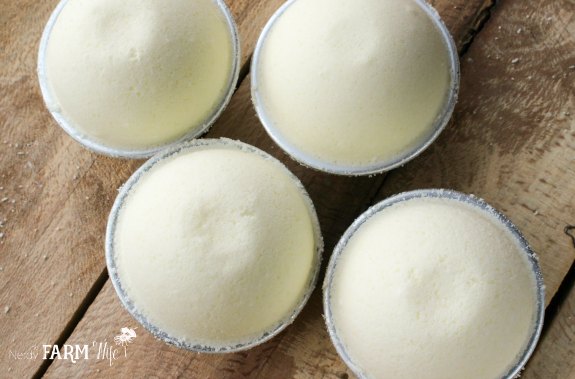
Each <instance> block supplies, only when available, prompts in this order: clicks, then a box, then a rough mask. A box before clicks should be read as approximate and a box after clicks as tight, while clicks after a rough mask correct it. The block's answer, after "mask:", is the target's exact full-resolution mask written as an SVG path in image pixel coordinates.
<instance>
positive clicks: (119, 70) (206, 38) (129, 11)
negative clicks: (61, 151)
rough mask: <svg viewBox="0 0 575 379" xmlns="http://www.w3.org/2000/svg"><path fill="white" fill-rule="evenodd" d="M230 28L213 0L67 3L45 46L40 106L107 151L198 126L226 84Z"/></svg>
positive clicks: (162, 140)
mask: <svg viewBox="0 0 575 379" xmlns="http://www.w3.org/2000/svg"><path fill="white" fill-rule="evenodd" d="M225 12H227V10H226V11H225ZM230 26H231V24H230V23H229V22H228V19H226V14H225V13H224V9H223V8H222V7H221V6H220V5H219V3H218V2H216V1H213V0H167V1H156V0H122V1H117V0H68V1H67V2H66V3H65V4H64V5H63V7H62V9H61V12H60V13H59V14H58V16H57V18H56V20H55V22H54V24H53V28H52V30H51V33H50V34H49V37H48V42H47V48H46V52H45V75H46V80H47V87H48V89H49V92H50V94H51V96H50V99H48V100H47V105H48V107H49V109H50V110H51V111H52V112H55V113H57V114H61V116H63V118H64V119H65V120H66V122H67V123H68V124H69V126H70V127H72V128H73V129H74V131H73V133H74V134H78V135H79V136H81V138H86V139H89V140H91V141H94V142H95V143H96V144H100V145H103V146H105V147H106V148H109V149H118V150H128V151H129V150H146V149H150V148H153V147H156V146H160V145H164V144H167V143H169V142H172V141H174V140H177V139H179V138H181V137H183V136H185V135H188V134H190V133H192V134H194V133H196V134H197V133H199V132H202V131H203V130H204V129H205V127H206V122H208V121H209V119H210V116H211V115H213V114H214V112H216V111H217V110H218V107H220V106H221V105H222V102H223V101H224V100H225V98H226V97H227V95H228V92H229V91H230V90H231V88H232V87H233V83H232V81H233V80H234V78H233V74H234V65H235V61H234V59H236V57H235V56H234V54H235V47H234V46H235V45H234V44H235V40H234V38H235V34H234V33H235V32H233V30H232V29H233V28H231V27H230ZM74 134H73V135H74Z"/></svg>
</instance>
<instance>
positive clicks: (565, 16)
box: [0, 0, 575, 379]
mask: <svg viewBox="0 0 575 379" xmlns="http://www.w3.org/2000/svg"><path fill="white" fill-rule="evenodd" d="M282 2H283V1H281V0H228V1H227V3H228V5H229V7H230V8H231V10H232V12H233V14H234V16H235V18H236V21H237V23H238V27H239V31H240V36H241V40H242V51H243V55H242V71H241V75H240V82H239V83H238V89H237V91H236V93H235V94H234V97H233V99H232V102H231V104H230V106H229V107H228V108H227V110H226V111H225V112H224V114H223V116H222V117H221V119H220V120H218V122H217V123H216V124H215V125H214V127H213V128H212V129H211V131H210V132H209V133H208V134H207V137H220V136H225V137H228V138H235V139H240V140H242V141H244V142H247V143H250V144H253V145H256V146H258V147H260V148H262V149H264V150H266V151H268V152H269V153H271V154H272V155H274V156H276V157H278V158H279V159H280V160H282V161H283V162H285V163H286V164H287V165H288V167H289V168H290V169H291V170H292V171H293V172H294V173H295V174H296V175H297V176H298V177H299V178H300V179H301V180H302V182H303V183H304V185H305V186H306V188H307V189H308V191H309V192H310V194H311V196H312V198H313V200H314V202H315V204H316V208H317V210H318V214H319V217H320V221H321V226H322V231H323V234H324V237H325V240H326V251H325V254H324V261H327V258H328V257H329V254H330V252H331V249H332V248H333V246H334V244H335V243H336V241H337V240H338V239H339V237H340V235H341V234H342V233H343V231H344V230H345V229H346V228H347V226H349V224H350V223H351V222H352V221H353V219H354V218H355V217H356V216H358V215H359V214H360V213H361V212H362V211H364V210H365V209H366V208H367V207H369V206H370V205H371V204H373V203H375V202H377V201H379V200H380V199H382V198H385V197H386V196H389V195H391V194H394V193H397V192H400V191H404V190H409V189H414V188H426V187H445V188H454V189H457V190H460V191H464V192H468V193H473V194H475V195H477V196H480V197H483V198H485V199H486V200H487V201H488V202H490V203H491V204H493V205H494V206H496V207H497V208H499V209H501V210H502V211H503V212H505V213H506V214H507V215H508V216H509V217H510V218H511V220H512V221H513V222H514V223H515V224H516V225H518V227H519V228H520V229H522V230H523V231H524V233H525V235H526V237H527V239H528V240H529V241H530V242H531V244H532V245H533V247H534V249H535V250H536V251H537V252H538V253H539V255H540V261H541V266H542V269H543V274H544V276H545V282H546V285H547V295H548V298H547V299H548V302H550V305H549V307H548V309H547V319H546V324H545V329H544V333H543V337H542V339H541V342H540V344H539V347H538V349H537V350H536V352H535V354H534V356H533V357H532V359H531V360H530V362H529V364H528V366H527V368H526V370H525V372H524V374H523V376H524V377H525V378H575V342H574V341H575V318H574V315H575V289H574V288H573V286H574V281H575V271H574V270H573V269H571V267H572V264H573V261H574V259H575V241H572V240H571V239H570V237H569V236H568V235H567V234H566V233H565V232H564V229H565V227H566V226H568V225H573V224H575V122H574V121H573V115H575V93H574V84H575V2H574V1H573V0H553V1H545V0H530V1H525V0H500V1H497V2H495V1H488V0H435V1H431V3H432V4H433V5H434V6H435V7H436V9H437V10H438V12H439V13H440V14H441V16H442V17H443V19H444V21H445V22H446V24H447V25H448V27H449V29H450V31H451V32H452V34H453V36H454V39H455V41H456V43H457V45H458V48H459V51H460V56H461V70H462V82H461V94H460V101H459V103H458V105H457V107H456V110H455V113H454V116H453V120H452V122H451V123H450V125H449V126H448V127H447V129H446V130H445V131H444V133H443V134H442V136H441V137H440V138H439V139H438V141H437V142H436V143H434V144H433V145H432V146H431V147H430V148H429V149H428V150H427V151H426V152H425V153H424V154H423V155H421V156H420V157H418V158H417V159H415V160H414V161H412V162H411V163H409V164H407V165H406V166H405V167H402V168H400V169H397V170H395V171H393V172H391V173H389V174H388V175H378V176H375V177H363V178H345V177H337V176H333V175H326V174H321V173H318V172H315V171H312V170H309V169H306V168H304V167H301V166H299V165H298V164H296V163H294V162H293V161H291V160H290V159H289V158H288V157H286V155H285V154H284V153H282V152H281V151H280V150H279V149H278V148H277V146H275V145H274V144H273V143H272V141H271V140H270V139H269V138H268V137H267V135H266V134H265V132H264V130H263V128H262V127H261V125H260V124H259V121H258V120H257V118H256V116H255V112H254V110H253V108H252V105H251V102H250V97H249V92H250V91H249V74H248V73H249V64H250V63H249V58H250V56H251V53H252V51H253V48H254V44H255V41H256V39H257V37H258V35H259V33H260V31H261V29H262V27H263V25H264V24H265V22H266V21H267V19H268V18H269V17H270V16H271V14H272V13H273V12H274V11H275V10H276V9H277V8H278V7H279V6H280V5H281V4H282ZM56 3H57V1H56V0H45V1H37V0H0V377H9V378H10V377H15V378H21V377H31V376H36V377H39V376H43V375H45V376H47V377H54V378H56V377H57V378H62V377H74V378H75V377H117V376H122V377H161V378H164V377H179V376H183V377H198V378H204V377H208V378H256V377H257V378H324V377H325V378H341V379H343V378H347V377H349V376H352V374H351V372H350V371H349V370H348V369H347V368H346V367H345V365H344V364H343V363H342V362H341V360H340V359H339V358H338V356H337V354H336V352H335V350H334V348H333V347H332V345H331V343H330V341H329V338H328V336H327V332H326V330H325V327H324V323H323V319H322V309H321V293H320V291H319V288H318V289H316V291H315V293H314V295H313V296H312V298H311V300H310V302H309V303H308V305H307V306H306V308H305V309H304V311H303V313H302V314H301V315H300V317H299V318H298V319H297V320H296V322H295V323H294V324H293V325H292V326H290V327H289V328H287V329H286V330H285V331H284V332H283V333H281V334H280V335H279V336H278V337H276V338H274V339H273V340H271V341H269V342H268V343H266V344H263V345H261V346H259V347H257V348H254V349H252V350H249V351H246V352H241V353H237V354H231V355H219V356H213V355H209V356H205V355H198V354H195V353H191V352H187V351H182V350H178V349H176V348H173V347H170V346H167V345H165V344H163V343H162V342H159V341H156V340H154V339H153V338H152V337H151V336H150V335H149V334H148V333H146V331H145V330H144V329H143V328H141V327H140V328H138V329H137V333H138V337H137V339H136V340H135V342H134V343H133V344H131V345H130V346H129V347H128V349H127V350H128V357H127V358H122V359H118V360H116V361H115V362H114V364H113V365H112V366H110V365H109V363H108V362H107V361H103V360H94V359H91V360H80V361H78V362H77V363H76V364H72V363H71V362H70V361H65V360H55V361H49V360H47V361H44V360H42V359H41V357H38V358H37V359H21V360H18V359H14V358H13V356H11V355H10V352H24V351H27V350H29V349H30V348H31V347H32V346H34V345H43V344H57V345H62V344H74V343H79V344H88V343H90V342H91V341H94V340H97V341H105V340H107V341H108V342H109V343H113V341H112V338H113V337H114V336H115V335H117V334H118V333H119V330H120V328H121V327H124V326H132V327H135V326H137V323H136V322H135V321H134V320H133V319H132V318H131V317H130V316H129V314H128V313H127V312H126V311H124V310H123V308H122V307H121V305H120V303H119V301H118V300H117V298H116V295H115V293H114V290H113V288H112V286H111V284H110V281H109V280H108V276H107V272H106V268H105V261H104V230H105V224H106V218H107V215H108V212H109V210H110V208H111V205H112V202H113V200H114V198H115V196H116V193H117V192H116V190H117V188H118V187H119V186H120V185H121V184H122V183H123V182H124V181H125V180H126V179H127V178H128V177H129V176H130V174H131V173H132V172H133V171H134V170H135V169H136V168H137V167H138V166H139V165H140V164H141V163H142V161H126V160H119V159H112V158H107V157H102V156H98V155H96V154H94V153H91V152H89V151H87V150H85V149H83V148H82V147H81V146H80V145H78V144H77V143H75V142H74V141H73V140H72V139H71V138H69V137H68V136H67V135H66V134H65V133H64V132H63V131H62V130H61V129H60V128H59V127H57V125H56V123H55V122H54V121H53V120H52V119H51V117H50V115H49V114H48V112H47V111H46V109H45V107H44V106H43V103H42V99H41V96H40V91H39V88H38V84H37V79H36V70H35V69H36V59H37V48H38V43H39V39H40V35H41V32H42V29H43V27H44V24H45V23H46V21H47V20H48V17H49V14H50V12H51V10H52V9H53V8H54V7H55V5H56ZM40 354H41V351H40Z"/></svg>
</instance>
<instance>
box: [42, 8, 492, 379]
mask: <svg viewBox="0 0 575 379" xmlns="http://www.w3.org/2000/svg"><path fill="white" fill-rule="evenodd" d="M454 4H455V5H454ZM484 6H486V3H485V2H483V1H473V2H472V1H467V2H465V1H456V2H452V1H436V7H437V9H438V10H439V11H440V12H441V14H442V16H443V18H444V19H445V21H446V23H447V24H448V26H449V27H450V29H451V30H455V31H462V32H461V33H465V34H467V31H466V30H467V29H466V28H465V24H463V23H469V22H472V21H473V22H475V20H476V18H477V17H474V16H472V15H474V14H481V13H482V10H483V7H484ZM463 31H465V32H463ZM456 40H462V39H461V38H458V36H457V35H456ZM219 136H226V137H228V138H235V139H241V140H242V141H244V142H248V143H251V144H253V145H256V146H258V147H260V148H262V149H264V150H266V151H268V152H269V153H271V154H272V155H274V156H276V157H278V158H279V159H280V160H282V161H283V162H285V163H286V164H287V165H288V167H289V168H290V169H291V170H292V171H293V172H295V173H296V175H298V177H299V178H300V179H301V180H302V182H303V183H304V185H305V186H306V188H307V189H308V191H309V192H310V195H311V197H312V199H313V200H314V202H315V205H316V208H317V210H318V214H319V218H320V222H321V226H322V230H323V233H324V237H325V240H326V253H325V255H324V256H325V257H326V259H327V257H328V256H329V254H330V251H331V249H332V248H333V245H334V244H335V242H336V241H337V240H338V239H339V237H340V235H341V233H342V232H343V231H344V230H345V228H346V227H347V226H348V225H349V224H350V223H351V221H352V220H353V218H354V217H356V216H357V215H358V214H359V213H360V212H361V211H362V210H363V209H365V207H366V206H367V205H368V204H369V202H370V200H371V199H372V198H373V196H374V195H375V192H374V191H375V190H376V189H377V188H379V186H380V185H381V183H382V180H383V176H377V177H373V178H345V177H337V176H333V175H326V174H321V173H317V172H315V171H312V170H309V169H306V168H304V167H302V166H299V165H298V164H296V163H295V162H293V161H291V160H290V159H289V158H287V157H286V156H285V154H284V153H282V152H281V151H280V150H279V149H278V148H277V147H276V146H275V145H274V144H273V142H272V141H271V140H270V139H269V137H268V136H267V135H266V134H265V133H264V131H263V128H262V127H261V125H260V124H259V121H258V120H257V118H256V116H255V112H254V110H253V108H252V105H251V101H250V96H249V81H248V80H245V81H244V82H243V83H242V85H241V86H240V88H239V90H238V92H237V93H236V95H235V96H234V98H233V99H232V102H231V104H230V106H229V108H228V110H227V112H226V114H225V115H223V117H222V118H221V119H220V120H219V121H218V123H217V124H216V125H215V126H214V128H213V129H212V130H211V131H210V133H209V134H208V137H219ZM321 313H322V310H321V293H320V291H319V290H316V291H315V293H314V295H313V296H312V299H311V300H310V304H308V306H306V308H305V310H304V312H303V313H302V315H301V316H300V317H299V318H298V319H297V320H296V322H295V323H294V325H293V326H291V327H290V328H288V329H287V331H286V332H284V333H282V334H281V335H280V336H278V337H277V338H274V339H273V340H272V341H270V342H268V343H266V344H264V345H262V346H260V347H257V348H255V349H252V350H250V351H248V352H243V353H238V354H231V355H226V356H204V355H202V356H198V355H196V354H193V353H189V352H186V351H181V350H178V349H175V348H172V347H170V346H167V345H165V344H163V343H161V342H159V341H156V340H154V339H153V338H152V337H151V336H150V335H149V334H148V333H146V332H145V330H143V329H142V328H140V329H139V337H138V339H137V342H136V343H134V344H133V345H130V346H129V352H128V358H127V359H124V360H123V361H121V360H118V361H117V362H116V364H115V365H113V366H112V367H110V366H109V365H108V364H107V363H101V362H100V363H97V362H94V361H83V362H78V363H76V364H75V365H70V364H69V363H68V362H64V361H56V362H54V363H53V364H52V366H51V367H50V369H49V370H48V372H47V376H48V377H67V376H68V377H74V376H78V375H82V376H85V375H87V376H91V375H90V374H101V375H114V376H117V375H131V376H135V377H140V376H148V375H157V376H159V377H172V376H177V375H182V376H192V377H202V378H204V377H218V378H221V377H234V378H235V377H264V378H268V377H306V378H307V377H311V378H315V377H317V378H322V377H328V378H329V377H331V378H336V377H345V375H349V374H350V373H349V372H348V371H347V369H346V368H345V366H344V365H343V363H342V362H341V361H340V360H339V359H338V358H337V355H336V353H335V350H334V349H333V347H332V345H331V343H330V341H329V339H328V337H327V332H326V331H325V327H324V323H323V319H322V317H321ZM127 325H132V326H134V325H135V322H134V321H133V320H132V319H131V317H130V316H129V315H128V314H127V312H125V311H124V310H123V309H122V308H121V306H120V303H119V301H118V300H116V297H115V293H114V291H113V289H112V287H111V285H110V284H109V283H107V284H106V286H105V287H104V290H103V291H102V292H101V293H100V294H99V295H98V297H97V298H96V300H95V302H94V304H93V305H92V306H91V307H90V309H89V310H88V312H87V314H86V315H85V317H84V318H83V319H82V321H81V322H80V324H79V325H78V327H77V328H76V329H75V330H74V333H73V334H72V336H71V337H70V339H69V340H68V342H67V343H70V344H74V343H89V342H90V341H92V340H94V339H101V340H103V339H107V340H108V342H111V338H112V337H113V336H114V334H116V333H117V332H118V330H119V328H120V327H123V326H127ZM96 370H100V371H99V372H98V371H96Z"/></svg>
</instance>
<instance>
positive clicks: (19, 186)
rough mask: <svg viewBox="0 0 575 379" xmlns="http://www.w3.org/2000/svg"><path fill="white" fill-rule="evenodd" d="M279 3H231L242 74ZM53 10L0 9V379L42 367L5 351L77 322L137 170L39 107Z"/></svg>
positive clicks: (49, 338)
mask: <svg viewBox="0 0 575 379" xmlns="http://www.w3.org/2000/svg"><path fill="white" fill-rule="evenodd" d="M279 3H280V1H279V0H277V1H275V2H274V1H263V0H261V1H248V0H234V1H230V2H229V6H230V9H231V10H232V13H233V14H234V17H235V19H236V21H237V24H238V28H239V31H240V35H241V36H242V65H243V66H244V67H245V66H247V62H248V59H249V57H250V55H251V51H252V50H253V46H254V44H255V38H256V36H257V34H258V33H259V30H260V29H261V28H262V27H263V25H264V23H265V22H266V21H267V19H268V18H269V16H270V15H271V13H272V12H273V11H274V10H275V9H276V8H277V6H278V5H279ZM56 4H57V1H56V0H50V1H41V2H38V1H31V0H20V1H13V2H2V6H1V7H2V11H1V12H0V26H1V27H0V62H1V65H0V130H1V136H0V187H1V188H0V221H1V224H0V225H1V227H0V233H2V234H1V236H2V237H0V267H1V270H0V352H1V354H2V355H1V358H0V373H2V374H0V376H4V374H6V375H8V376H14V377H26V376H30V375H32V374H33V373H34V372H36V371H37V370H38V368H39V367H40V365H41V364H42V360H40V359H36V360H15V359H11V358H10V356H9V353H10V352H14V353H16V352H24V351H26V350H27V349H29V348H30V346H32V345H41V344H52V343H55V342H56V341H57V340H58V338H59V337H60V336H61V335H62V333H63V331H64V330H65V328H66V327H67V326H73V324H75V323H76V322H77V320H75V318H74V313H75V312H76V311H77V310H78V309H79V308H81V307H82V303H83V302H84V301H85V299H86V296H87V294H88V293H89V291H90V289H91V288H92V287H93V286H94V283H96V282H97V279H98V278H99V277H100V275H101V273H102V272H103V270H104V268H105V263H104V254H103V241H104V231H105V224H106V218H107V215H108V212H109V209H110V207H111V205H112V202H113V200H114V198H115V196H116V188H118V187H119V186H120V185H121V184H122V183H123V182H124V181H125V180H126V179H127V178H128V177H129V176H130V174H131V173H132V172H133V171H134V170H135V169H136V168H137V167H138V166H139V165H140V164H141V161H125V160H118V159H111V158H107V157H102V156H97V155H96V154H93V153H90V152H89V151H87V150H85V149H83V148H82V147H81V146H79V145H78V144H77V143H75V142H73V141H72V139H70V138H69V137H68V136H67V135H65V133H64V132H63V131H62V130H61V129H60V128H59V127H58V126H57V125H56V123H55V122H54V121H53V120H52V119H51V117H50V115H49V114H48V112H47V111H46V110H45V107H44V105H43V102H42V98H41V95H40V91H39V88H38V85H37V79H36V59H37V49H38V44H39V40H40V35H41V33H42V30H43V28H44V25H45V23H46V21H47V20H48V17H49V14H50V12H51V11H52V9H53V8H54V7H55V6H56ZM4 198H6V200H4V201H1V200H2V199H4Z"/></svg>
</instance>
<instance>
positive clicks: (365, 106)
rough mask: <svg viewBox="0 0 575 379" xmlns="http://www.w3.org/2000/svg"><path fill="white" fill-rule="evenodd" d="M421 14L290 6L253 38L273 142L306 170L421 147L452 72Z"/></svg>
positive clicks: (374, 1)
mask: <svg viewBox="0 0 575 379" xmlns="http://www.w3.org/2000/svg"><path fill="white" fill-rule="evenodd" d="M423 7H424V5H422V4H421V3H420V2H418V1H414V0H343V1H332V0H296V1H294V2H292V3H290V5H289V6H287V7H286V8H285V9H284V10H283V12H282V13H281V14H279V15H278V16H277V18H276V19H275V20H273V22H272V23H271V24H270V26H269V30H268V31H267V33H264V35H263V36H262V37H260V38H261V41H260V44H261V46H260V49H259V51H258V54H257V55H258V56H257V57H256V62H257V64H256V65H255V66H254V70H255V71H254V73H255V76H256V77H257V83H256V86H257V87H256V88H255V89H254V91H255V103H256V105H257V108H259V109H258V112H259V113H260V117H262V118H263V122H264V124H268V125H267V128H268V130H272V134H275V137H276V141H277V140H278V139H279V140H281V142H280V145H282V147H284V148H285V147H286V146H287V147H288V148H289V149H288V151H290V150H291V151H290V152H291V153H292V155H294V156H295V158H296V159H298V160H300V161H302V162H303V163H307V164H310V165H312V166H321V165H322V163H313V162H314V160H316V161H319V162H323V164H327V165H344V166H350V167H355V166H366V165H373V164H376V163H378V162H383V161H392V160H394V159H396V158H398V157H400V156H402V155H405V154H407V153H409V152H410V151H411V150H413V149H415V148H416V147H418V146H419V145H421V144H422V143H424V142H425V140H428V139H429V138H430V137H431V135H432V134H433V133H434V132H435V130H436V129H437V122H438V118H440V116H442V112H443V110H444V108H445V107H446V103H447V101H448V98H449V96H448V95H449V93H450V89H451V84H452V77H451V75H455V73H454V71H455V70H456V68H454V67H452V66H451V60H450V59H451V55H450V50H449V49H450V46H449V41H448V40H447V37H446V34H443V33H442V31H441V30H440V28H439V25H440V22H439V21H438V20H435V19H433V18H432V16H431V15H430V14H431V12H432V11H431V10H430V9H427V11H426V10H425V9H424V8H423ZM425 7H428V6H427V5H425ZM428 12H429V13H428ZM434 17H436V16H434ZM455 59H456V58H455ZM453 80H454V81H455V78H453ZM293 151H295V153H293Z"/></svg>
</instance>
